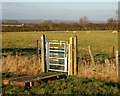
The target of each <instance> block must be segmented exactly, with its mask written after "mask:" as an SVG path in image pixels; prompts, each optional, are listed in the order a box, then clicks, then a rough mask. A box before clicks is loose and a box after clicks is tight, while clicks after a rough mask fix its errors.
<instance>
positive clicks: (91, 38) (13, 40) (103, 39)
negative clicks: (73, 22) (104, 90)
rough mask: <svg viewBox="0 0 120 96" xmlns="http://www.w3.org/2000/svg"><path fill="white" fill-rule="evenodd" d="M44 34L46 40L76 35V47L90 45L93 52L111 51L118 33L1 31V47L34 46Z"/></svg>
mask: <svg viewBox="0 0 120 96" xmlns="http://www.w3.org/2000/svg"><path fill="white" fill-rule="evenodd" d="M42 34H45V35H46V40H65V41H69V37H70V36H75V35H76V36H78V48H79V47H84V48H87V46H89V45H90V46H91V47H92V50H93V51H95V52H100V53H102V52H107V53H110V54H111V52H112V48H113V46H114V47H115V50H117V49H118V34H112V31H91V33H87V32H86V31H77V32H76V33H73V31H71V32H65V31H61V32H60V31H59V32H58V31H56V32H53V31H52V32H50V31H49V32H4V33H2V48H3V49H6V48H9V49H14V48H36V47H37V45H36V40H37V39H38V40H40V39H41V35H42Z"/></svg>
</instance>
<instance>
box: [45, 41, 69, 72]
mask: <svg viewBox="0 0 120 96" xmlns="http://www.w3.org/2000/svg"><path fill="white" fill-rule="evenodd" d="M46 67H47V68H46V69H47V71H49V70H50V71H59V72H68V70H69V68H68V67H69V65H68V42H67V41H59V40H46Z"/></svg>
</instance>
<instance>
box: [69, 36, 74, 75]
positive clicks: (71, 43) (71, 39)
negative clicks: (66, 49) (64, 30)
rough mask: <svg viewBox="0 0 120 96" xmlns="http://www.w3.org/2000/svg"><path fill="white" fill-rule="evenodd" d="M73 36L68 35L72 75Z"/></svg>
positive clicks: (71, 71)
mask: <svg viewBox="0 0 120 96" xmlns="http://www.w3.org/2000/svg"><path fill="white" fill-rule="evenodd" d="M73 70H74V68H73V38H72V37H70V75H73Z"/></svg>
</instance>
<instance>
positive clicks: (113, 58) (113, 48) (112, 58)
mask: <svg viewBox="0 0 120 96" xmlns="http://www.w3.org/2000/svg"><path fill="white" fill-rule="evenodd" d="M113 59H114V47H113V52H112V63H113Z"/></svg>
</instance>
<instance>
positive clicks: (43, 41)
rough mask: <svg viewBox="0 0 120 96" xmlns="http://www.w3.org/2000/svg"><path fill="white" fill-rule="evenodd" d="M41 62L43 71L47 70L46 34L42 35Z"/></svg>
mask: <svg viewBox="0 0 120 96" xmlns="http://www.w3.org/2000/svg"><path fill="white" fill-rule="evenodd" d="M41 61H42V62H41V63H42V72H46V64H45V35H42V36H41Z"/></svg>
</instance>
